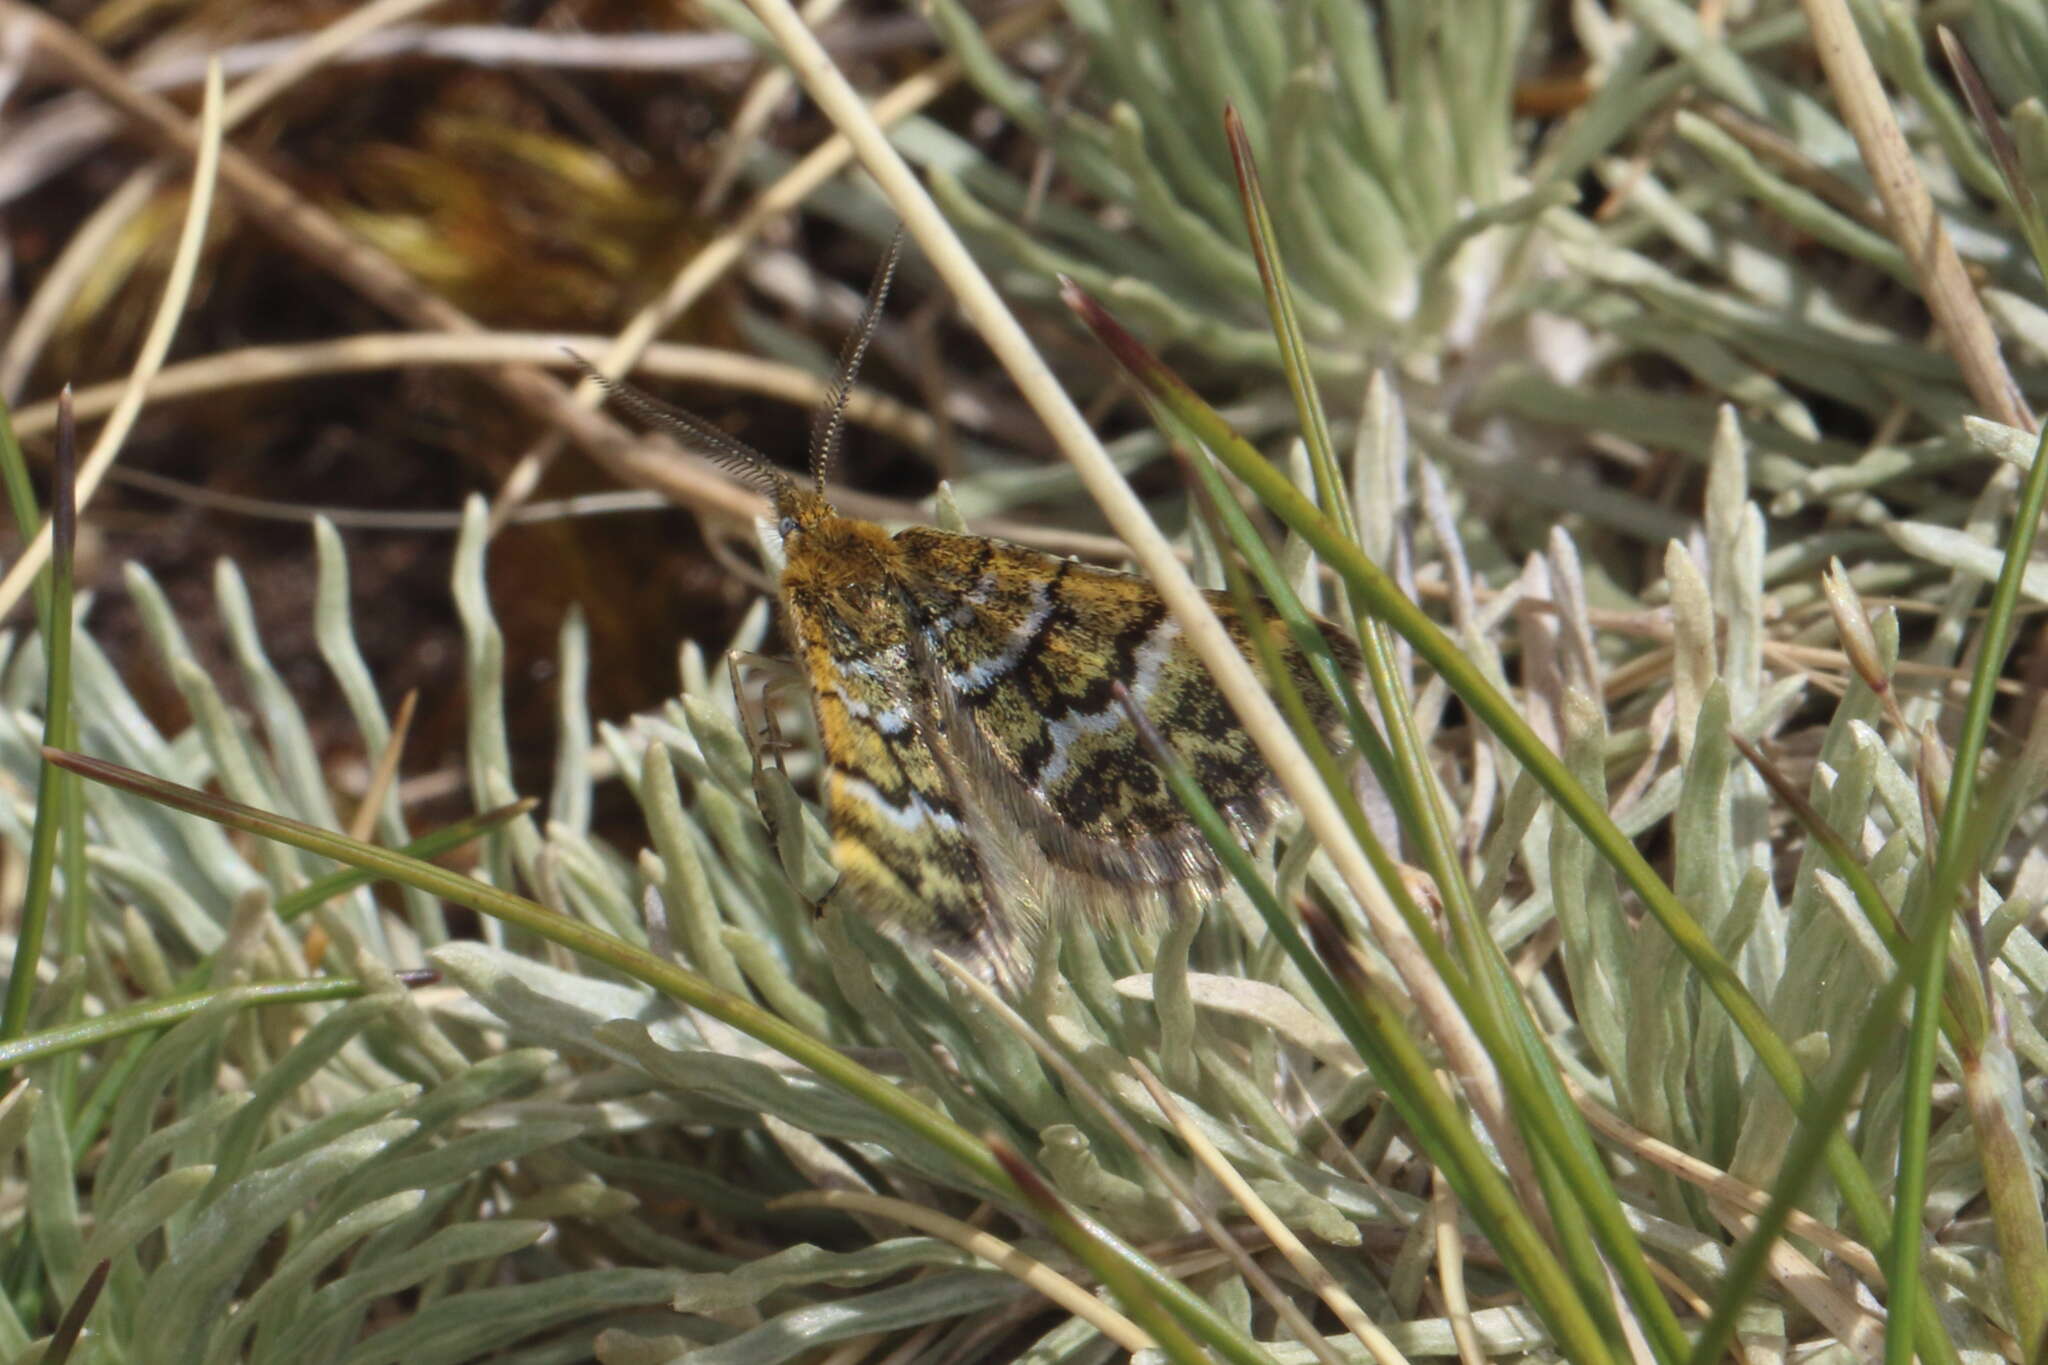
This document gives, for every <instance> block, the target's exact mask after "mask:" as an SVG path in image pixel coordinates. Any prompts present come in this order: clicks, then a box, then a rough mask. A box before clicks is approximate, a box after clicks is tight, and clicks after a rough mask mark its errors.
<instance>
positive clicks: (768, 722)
mask: <svg viewBox="0 0 2048 1365" xmlns="http://www.w3.org/2000/svg"><path fill="white" fill-rule="evenodd" d="M725 670H726V676H727V678H728V679H729V680H730V682H731V683H732V695H733V703H734V706H735V708H736V709H737V710H738V712H739V722H740V733H741V735H742V736H744V737H745V739H746V742H747V753H748V754H749V755H750V756H752V758H753V761H754V766H753V772H752V774H751V775H750V776H751V780H750V784H749V785H751V786H752V787H753V789H754V810H755V812H756V813H757V814H758V815H759V816H760V817H761V824H762V826H763V827H764V828H765V829H766V830H767V833H768V844H769V847H770V848H772V849H774V850H775V854H776V857H777V858H778V859H779V860H780V861H781V863H782V866H783V870H784V872H785V873H786V874H787V875H788V876H789V877H790V878H791V880H792V885H793V886H794V885H795V883H796V881H797V880H798V872H797V869H798V868H800V867H802V865H803V857H802V850H801V841H802V839H803V831H802V816H801V814H800V813H798V812H797V811H796V808H795V807H796V794H795V788H794V787H792V786H791V785H790V781H789V771H788V769H787V768H786V767H785V766H784V765H783V761H782V756H783V754H784V753H786V752H788V751H789V750H790V749H792V748H794V747H796V746H795V744H794V743H793V742H791V741H789V740H786V739H785V738H784V737H783V734H782V723H781V721H780V720H779V719H777V717H776V714H775V708H774V707H773V706H772V705H770V704H769V703H770V699H771V696H772V694H773V692H774V691H775V690H776V689H778V688H781V687H787V686H789V685H790V684H791V683H794V682H800V681H801V675H800V674H798V673H797V671H796V668H795V665H793V664H792V663H791V662H790V661H789V660H787V659H777V658H774V657H773V656H771V655H766V654H757V653H755V652H753V651H752V650H741V649H731V650H727V651H726V654H725ZM749 672H752V673H757V674H766V675H767V681H766V682H765V683H764V684H763V685H762V687H761V689H760V696H759V697H758V698H756V697H754V696H752V695H751V694H750V693H749V692H748V690H747V675H748V673H749ZM770 755H772V756H773V759H774V764H775V769H774V776H773V777H771V776H770V775H769V770H768V764H767V758H768V756H770ZM785 812H787V813H789V814H790V815H791V816H793V817H794V818H795V820H796V821H797V823H796V824H795V825H791V824H790V823H788V822H787V821H786V820H785V819H784V818H783V817H784V814H785ZM836 889H837V886H836V884H835V886H834V888H833V890H836ZM796 890H797V891H798V894H799V895H801V894H802V888H801V887H800V886H797V887H796ZM831 895H832V892H831V891H827V892H826V893H825V896H824V897H823V898H821V899H820V900H818V901H817V902H815V903H814V904H813V905H812V907H811V911H812V913H813V914H814V915H822V914H823V913H824V912H825V901H827V900H829V899H831Z"/></svg>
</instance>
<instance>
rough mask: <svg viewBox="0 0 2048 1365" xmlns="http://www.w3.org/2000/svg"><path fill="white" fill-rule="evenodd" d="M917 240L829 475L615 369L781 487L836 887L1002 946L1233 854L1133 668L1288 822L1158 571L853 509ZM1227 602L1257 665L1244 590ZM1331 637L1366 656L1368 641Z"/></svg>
mask: <svg viewBox="0 0 2048 1365" xmlns="http://www.w3.org/2000/svg"><path fill="white" fill-rule="evenodd" d="M899 240H900V239H899ZM897 252H898V245H897V244H894V243H892V245H891V247H890V249H889V253H888V255H887V256H886V257H885V258H884V260H883V262H882V265H881V267H880V269H879V270H878V271H877V273H876V275H875V280H874V284H873V286H872V287H871V288H870V290H869V293H868V300H867V304H866V307H865V308H864V309H863V311H862V315H861V320H860V322H859V324H858V326H857V327H856V328H855V330H854V332H853V333H852V335H851V336H849V338H848V339H847V342H846V346H845V350H844V351H843V353H842V354H841V357H840V363H839V366H838V369H837V371H836V373H835V375H834V378H833V380H832V384H831V387H830V388H829V389H828V390H827V394H826V399H825V401H824V403H823V405H822V406H821V407H820V409H819V411H818V412H817V414H816V416H815V417H814V418H813V422H812V430H811V441H810V461H809V464H810V469H809V474H810V478H809V480H808V481H807V482H806V481H799V480H798V479H797V478H796V477H795V476H793V475H791V474H789V473H787V472H785V471H784V470H783V469H781V468H779V467H777V466H776V465H775V464H774V463H773V462H772V461H770V460H769V459H768V458H767V457H766V456H764V455H762V454H761V453H760V452H759V451H757V450H754V449H753V448H752V447H750V446H747V445H746V444H744V443H743V442H741V441H738V440H736V439H735V438H733V437H732V436H729V435H728V434H726V433H725V432H723V431H721V430H719V429H718V428H716V427H714V426H712V425H710V424H709V423H707V422H705V421H704V420H703V419H701V418H698V417H695V416H693V415H691V414H690V413H687V412H682V411H679V410H677V409H674V408H671V407H669V406H668V405H666V404H663V403H660V402H659V401H657V400H655V399H653V398H650V397H648V396H647V395H645V394H642V393H639V392H638V391H637V390H633V389H630V388H628V387H626V386H624V385H618V384H609V383H608V384H607V388H608V389H609V390H610V391H611V392H612V394H613V395H614V396H616V397H618V398H620V399H621V400H623V402H624V404H625V405H626V406H627V407H629V408H630V409H632V410H633V411H635V412H636V413H637V414H639V415H640V416H642V417H643V418H645V419H647V420H649V421H651V422H653V423H655V424H657V425H658V426H660V427H663V428H665V429H667V430H668V431H669V432H671V433H672V434H674V435H675V436H677V437H678V438H679V439H681V440H682V441H683V442H684V443H685V444H686V445H688V446H690V447H693V448H695V449H696V450H698V451H700V452H701V453H703V454H705V455H707V456H709V457H710V458H712V459H713V460H715V461H717V462H718V463H720V464H721V465H723V466H724V467H725V468H726V469H728V470H730V471H731V472H732V473H733V474H735V475H736V476H738V477H739V478H741V479H743V480H744V481H746V482H747V483H750V484H752V485H753V486H754V487H756V488H758V489H759V490H760V491H761V492H763V493H764V494H766V495H767V496H768V498H769V499H770V501H771V503H772V505H773V518H774V530H775V532H776V534H777V535H778V536H779V537H780V540H781V545H782V554H783V560H784V567H783V569H782V574H781V581H780V584H779V595H780V599H781V606H782V612H783V621H784V629H785V632H786V634H787V636H788V639H789V642H790V644H791V646H792V648H793V650H794V652H795V655H796V661H797V664H798V667H799V670H800V672H801V673H802V675H803V677H804V679H805V681H806V683H807V684H808V686H809V690H810V699H811V707H812V710H813V713H814V715H815V718H816V722H817V734H818V739H819V743H820V746H821V748H822V750H823V753H822V758H823V776H822V782H821V787H822V790H821V795H822V799H823V804H824V808H825V817H826V822H827V826H828V828H829V830H830V834H831V851H832V861H833V863H834V865H835V866H836V867H837V869H838V872H839V877H840V880H839V883H838V884H837V886H836V887H835V888H834V890H833V893H832V895H833V896H834V897H835V898H837V897H840V896H844V897H846V898H848V899H849V900H850V901H852V902H853V903H854V904H855V905H856V906H857V907H858V908H859V909H861V910H863V911H864V912H866V913H868V914H870V915H872V916H874V917H876V918H878V919H880V920H882V921H884V922H886V923H889V924H891V925H894V926H897V927H900V928H902V929H905V930H908V931H910V932H911V933H913V934H915V935H918V936H921V937H922V938H924V939H926V940H927V941H929V942H930V943H931V944H932V945H933V946H935V947H939V948H941V949H945V950H948V951H953V952H956V953H962V954H963V955H966V956H968V957H972V958H977V959H982V960H995V961H998V962H1001V961H1004V960H1007V959H1008V958H1009V957H1010V952H1011V950H1012V949H1013V948H1014V947H1015V946H1016V945H1017V943H1018V942H1019V941H1020V936H1021V935H1022V934H1023V933H1025V932H1028V930H1029V929H1030V928H1031V926H1033V925H1035V924H1038V923H1041V922H1042V921H1043V918H1044V917H1046V916H1055V915H1066V914H1068V913H1070V912H1074V911H1082V912H1101V911H1104V910H1106V909H1114V908H1116V907H1118V906H1119V905H1125V904H1129V905H1141V904H1143V903H1145V902H1146V901H1147V900H1148V898H1149V900H1150V901H1152V902H1157V901H1158V900H1160V899H1161V898H1162V897H1165V898H1168V899H1170V898H1172V897H1173V896H1175V895H1177V894H1178V893H1179V891H1180V890H1181V889H1182V888H1184V887H1186V886H1188V885H1189V884H1194V883H1200V882H1202V881H1204V880H1206V879H1213V878H1214V876H1215V875H1216V865H1215V862H1214V858H1213V855H1212V854H1211V853H1210V851H1209V849H1208V847H1207V845H1206V844H1205V843H1204V842H1203V840H1202V838H1201V836H1200V834H1199V832H1198V831H1197V830H1196V828H1195V826H1194V824H1193V823H1192V821H1191V820H1190V819H1189V818H1188V816H1187V814H1186V812H1185V811H1184V810H1183V809H1182V807H1181V806H1180V804H1179V802H1178V801H1177V800H1176V799H1175V798H1174V796H1173V794H1172V793H1171V791H1169V790H1168V788H1167V786H1166V784H1165V783H1164V781H1162V779H1161V777H1160V774H1159V772H1158V770H1157V768H1156V767H1155V765H1154V763H1153V761H1152V759H1151V757H1150V756H1149V754H1148V752H1147V750H1146V748H1145V746H1144V744H1143V742H1142V740H1141V738H1140V736H1139V734H1138V733H1137V730H1136V727H1135V726H1134V725H1133V724H1132V722H1131V720H1130V717H1129V713H1128V712H1127V710H1126V709H1125V704H1124V703H1123V702H1122V701H1120V700H1119V698H1118V697H1117V695H1116V691H1117V687H1116V685H1117V684H1119V683H1121V684H1122V685H1123V692H1124V693H1125V694H1126V695H1127V696H1128V697H1129V699H1130V702H1131V703H1132V704H1134V705H1135V706H1136V707H1137V708H1138V709H1139V710H1140V711H1142V712H1143V714H1144V715H1145V716H1146V718H1147V719H1148V720H1149V721H1150V722H1151V724H1152V726H1153V727H1155V728H1156V729H1157V731H1158V732H1159V734H1160V735H1161V736H1163V737H1164V738H1165V740H1166V741H1167V743H1169V744H1171V745H1172V746H1173V748H1174V749H1175V750H1176V751H1177V752H1178V753H1179V754H1180V755H1181V757H1182V758H1184V759H1185V760H1186V761H1187V763H1188V765H1189V766H1190V768H1191V770H1192V771H1193V773H1194V774H1195V775H1196V777H1197V779H1198V780H1199V781H1200V782H1201V784H1202V786H1203V788H1204V790H1205V792H1206V793H1207V794H1208V796H1209V797H1210V799H1211V800H1212V801H1214V802H1215V803H1216V805H1217V806H1218V808H1219V809H1220V810H1222V811H1223V812H1224V813H1225V814H1226V815H1227V816H1228V818H1229V819H1230V820H1231V821H1232V822H1233V823H1234V824H1235V826H1236V827H1237V830H1238V832H1239V833H1240V834H1241V835H1242V836H1243V837H1244V838H1245V839H1246V840H1247V842H1250V841H1254V840H1256V839H1257V838H1259V837H1260V836H1261V835H1262V833H1263V832H1264V831H1265V830H1266V828H1267V827H1268V826H1269V825H1270V824H1271V822H1272V820H1273V818H1274V816H1275V814H1276V806H1277V804H1278V801H1277V795H1278V794H1277V790H1276V786H1275V783H1274V780H1273V776H1272V773H1271V772H1270V770H1269V769H1268V768H1267V767H1266V765H1265V763H1264V762H1263V760H1262V759H1261V758H1260V756H1259V753H1258V750H1257V748H1256V747H1255V746H1254V744H1253V743H1252V741H1251V739H1250V738H1249V737H1248V736H1247V735H1246V734H1245V732H1244V730H1243V728H1242V726H1240V724H1239V723H1238V720H1237V717H1236V715H1235V713H1234V712H1233V711H1232V710H1231V707H1230V705H1229V703H1228V702H1227V701H1225V700H1224V698H1223V695H1222V693H1221V692H1219V691H1218V689H1217V687H1216V684H1215V681H1214V680H1213V679H1212V678H1211V677H1210V675H1209V672H1208V670H1207V668H1206V667H1205V666H1204V665H1203V663H1202V661H1201V660H1200V658H1199V657H1197V655H1196V654H1195V652H1194V650H1193V649H1192V648H1191V647H1190V646H1189V644H1188V643H1187V641H1186V640H1185V639H1184V638H1183V636H1182V633H1181V627H1180V623H1179V622H1177V621H1176V620H1174V618H1173V617H1172V616H1171V615H1170V614H1169V613H1168V611H1167V609H1166V604H1165V602H1164V601H1163V600H1162V599H1161V598H1160V596H1159V593H1158V591H1157V590H1156V589H1155V588H1154V587H1153V586H1152V584H1151V583H1150V582H1148V581H1147V580H1145V579H1144V578H1141V577H1138V576H1136V575H1133V574H1129V573H1121V572H1118V571H1116V570H1112V569H1105V568H1098V567H1096V566H1094V565H1091V564H1084V563H1078V562H1076V561H1073V560H1068V559H1061V558H1058V557H1056V556H1053V555H1049V554H1044V553H1041V552H1039V551H1037V550H1033V549H1028V548H1026V547H1024V546H1021V545H1013V544H1009V543H1006V542H1004V541H1000V540H994V539H990V538H987V537H983V536H975V535H958V534H954V533H952V532H948V531H941V530H937V529H934V528H931V527H922V526H920V527H912V528H910V529H908V530H903V531H898V532H896V533H894V534H891V533H890V532H889V531H887V530H885V529H884V528H883V527H882V526H880V525H878V524H876V523H875V522H872V521H865V520H862V519H860V518H857V517H848V516H842V515H841V514H840V513H839V512H837V511H836V510H835V509H834V508H833V506H832V504H831V502H830V501H829V500H828V499H827V497H826V496H825V487H826V479H827V476H828V474H829V473H830V471H831V468H832V463H833V458H834V456H835V455H836V453H837V450H838V447H839V443H840V438H841V436H842V433H843V431H844V427H845V420H846V407H847V401H848V399H849V397H850V395H851V392H852V386H853V380H854V376H855V375H856V374H857V373H858V371H859V368H860V363H861V360H862V358H863V357H864V355H865V354H866V351H867V348H868V345H869V342H870V340H871V339H872V337H873V335H874V330H875V326H876V321H877V319H878V317H879V316H880V312H881V308H882V305H883V302H884V300H885V299H886V297H887V294H888V289H889V284H890V281H891V279H892V278H893V276H894V274H895V268H896V259H897ZM586 368H587V367H586ZM593 373H594V372H593ZM600 378H601V377H600ZM1209 601H1210V605H1211V606H1212V607H1214V608H1215V610H1216V613H1217V615H1218V616H1220V617H1221V618H1222V619H1223V622H1224V624H1225V625H1226V626H1227V627H1228V628H1229V630H1230V632H1231V634H1232V636H1233V637H1234V638H1235V639H1236V641H1237V644H1238V647H1239V648H1240V649H1242V650H1243V651H1245V654H1246V657H1247V658H1248V659H1250V660H1251V661H1252V663H1253V666H1254V667H1255V668H1256V667H1258V666H1259V665H1258V659H1257V655H1256V653H1255V652H1254V649H1253V646H1252V643H1251V638H1250V636H1249V634H1248V633H1247V625H1246V623H1245V622H1244V621H1243V620H1242V619H1240V617H1239V615H1238V613H1237V611H1236V609H1235V608H1234V607H1233V606H1232V604H1231V602H1230V600H1229V599H1228V598H1227V597H1226V596H1225V595H1224V594H1221V593H1211V594H1209ZM1268 624H1270V623H1269V622H1265V621H1262V622H1258V623H1255V628H1265V627H1266V626H1267V625H1268ZM1272 638H1273V639H1274V640H1276V641H1277V642H1278V643H1279V646H1280V656H1281V658H1282V660H1283V661H1284V664H1285V667H1286V668H1287V671H1288V672H1289V674H1290V675H1291V676H1292V679H1293V682H1294V684H1295V686H1296V687H1297V688H1299V689H1300V691H1301V694H1302V696H1303V697H1304V698H1306V699H1307V700H1308V704H1309V706H1310V707H1311V708H1312V710H1313V713H1314V716H1315V720H1316V723H1317V725H1318V727H1319V728H1320V729H1322V730H1323V731H1324V733H1325V734H1326V735H1327V736H1329V737H1330V738H1332V739H1333V740H1335V739H1336V738H1337V737H1338V735H1339V734H1340V732H1341V729H1342V726H1341V722H1340V718H1339V715H1338V712H1337V709H1336V707H1335V705H1334V704H1333V703H1332V702H1331V701H1330V699H1329V697H1328V696H1327V694H1326V693H1325V691H1324V689H1323V687H1322V686H1321V685H1320V683H1318V682H1317V681H1316V679H1315V678H1314V676H1313V675H1312V673H1311V672H1310V668H1309V665H1308V662H1307V660H1306V659H1305V657H1304V656H1303V655H1302V654H1301V652H1300V651H1299V649H1298V648H1296V646H1295V645H1294V644H1293V642H1292V641H1291V639H1289V638H1288V637H1287V635H1286V633H1285V632H1284V630H1279V629H1275V630H1274V633H1273V636H1272ZM1329 638H1330V640H1331V645H1332V648H1333V649H1334V650H1335V651H1337V654H1338V659H1339V662H1340V664H1341V665H1342V666H1343V667H1344V669H1345V671H1346V673H1347V674H1355V672H1356V669H1357V665H1358V654H1357V651H1356V648H1355V647H1354V646H1352V645H1351V644H1350V643H1349V642H1348V641H1345V640H1343V639H1341V638H1340V637H1337V636H1335V635H1330V636H1329Z"/></svg>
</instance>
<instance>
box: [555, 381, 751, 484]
mask: <svg viewBox="0 0 2048 1365" xmlns="http://www.w3.org/2000/svg"><path fill="white" fill-rule="evenodd" d="M563 349H564V350H565V351H567V350H568V348H567V347H564V348H563ZM568 356H569V359H571V360H573V361H575V362H576V364H577V365H578V367H580V368H581V369H582V371H583V373H585V374H587V375H589V376H590V377H591V378H592V379H595V380H596V381H597V382H598V384H599V386H600V387H602V388H603V389H604V391H605V393H606V394H607V395H609V396H610V397H612V398H615V399H617V400H618V402H619V406H621V407H623V408H625V409H626V410H627V411H629V412H631V413H633V415H634V416H636V417H639V418H640V419H641V420H643V421H645V422H647V423H649V424H650V425H653V426H656V427H660V428H662V429H663V430H665V431H667V432H668V433H669V434H670V435H672V436H674V437H676V438H677V439H678V440H680V441H681V442H682V443H683V444H684V445H686V446H688V447H689V448H690V449H691V450H694V451H696V452H697V453H699V454H700V455H704V456H707V457H708V458H710V459H711V460H713V461H715V462H716V463H718V464H720V465H722V466H724V467H725V468H726V469H728V470H730V471H731V472H732V473H734V474H736V475H738V476H739V477H740V478H741V479H744V480H745V481H746V482H748V483H750V484H752V485H753V486H754V487H756V488H758V489H760V490H761V491H762V492H763V493H766V494H768V495H769V496H770V497H773V496H775V492H776V490H777V489H778V488H780V487H782V486H784V484H785V483H786V482H787V480H788V479H789V475H787V474H785V473H783V472H782V471H781V470H780V469H777V468H776V467H775V465H774V463H773V462H772V461H771V460H769V458H768V457H767V456H765V455H763V454H762V453H761V452H760V451H758V450H756V449H754V448H753V447H752V446H750V445H748V444H747V443H746V442H745V441H742V440H740V439H739V438H738V437H736V436H729V435H727V434H726V433H725V432H723V431H720V430H719V429H718V428H717V427H715V426H713V425H711V423H709V422H707V421H705V420H704V419H703V418H702V417H699V416H697V415H696V414H695V413H693V412H685V411H683V410H682V409H681V408H678V407H671V406H670V405H669V404H667V403H664V402H662V401H661V400H660V399H659V398H656V397H655V396H654V395H652V394H650V393H645V392H643V391H641V390H640V389H636V388H634V387H633V386H632V385H631V384H628V383H625V382H623V381H622V380H617V379H613V378H612V377H611V376H609V375H607V374H605V373H603V372H602V371H600V370H599V369H598V368H597V366H595V365H593V364H591V363H590V362H589V361H587V360H585V359H584V358H583V357H582V356H580V355H578V354H576V352H574V351H568Z"/></svg>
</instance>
